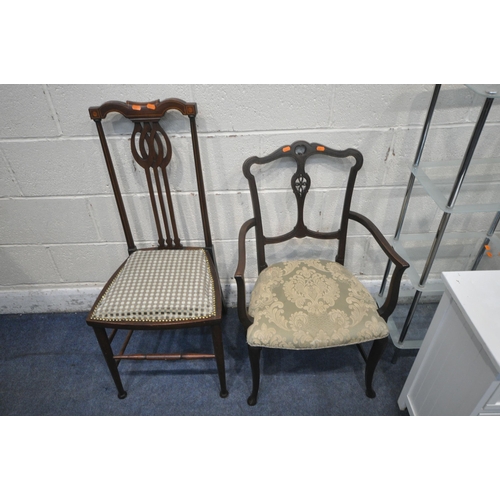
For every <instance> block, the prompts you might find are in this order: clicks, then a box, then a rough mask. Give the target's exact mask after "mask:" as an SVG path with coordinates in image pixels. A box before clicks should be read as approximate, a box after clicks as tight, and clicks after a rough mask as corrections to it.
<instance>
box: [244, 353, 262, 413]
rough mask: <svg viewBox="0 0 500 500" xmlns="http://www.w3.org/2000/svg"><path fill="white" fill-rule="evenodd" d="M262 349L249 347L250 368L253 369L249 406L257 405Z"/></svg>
mask: <svg viewBox="0 0 500 500" xmlns="http://www.w3.org/2000/svg"><path fill="white" fill-rule="evenodd" d="M261 351H262V347H253V346H251V345H249V346H248V354H249V356H250V367H251V368H252V394H250V396H249V398H248V399H247V403H248V404H249V406H255V405H256V404H257V394H258V392H259V385H260V353H261Z"/></svg>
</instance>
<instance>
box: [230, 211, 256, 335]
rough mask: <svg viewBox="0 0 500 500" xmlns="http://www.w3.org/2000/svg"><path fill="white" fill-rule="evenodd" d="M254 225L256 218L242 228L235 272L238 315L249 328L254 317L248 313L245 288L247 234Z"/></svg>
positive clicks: (248, 221)
mask: <svg viewBox="0 0 500 500" xmlns="http://www.w3.org/2000/svg"><path fill="white" fill-rule="evenodd" d="M252 227H255V219H250V220H247V221H246V222H245V223H244V224H243V225H242V226H241V229H240V234H239V236H238V266H237V268H236V272H235V274H234V279H235V280H236V285H237V287H238V317H239V318H240V321H241V323H242V324H243V325H244V326H245V328H248V327H249V326H250V325H252V324H253V318H252V317H251V316H250V315H249V314H248V310H247V305H246V301H247V298H246V290H245V277H244V274H245V266H246V243H245V240H246V235H247V233H248V231H249V230H250V229H252Z"/></svg>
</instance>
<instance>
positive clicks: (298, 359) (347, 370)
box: [0, 304, 436, 416]
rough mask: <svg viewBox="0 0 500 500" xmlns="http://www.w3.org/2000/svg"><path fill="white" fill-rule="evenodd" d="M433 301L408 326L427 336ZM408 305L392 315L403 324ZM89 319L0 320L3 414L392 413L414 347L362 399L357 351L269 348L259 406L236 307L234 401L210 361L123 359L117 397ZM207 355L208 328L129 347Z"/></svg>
mask: <svg viewBox="0 0 500 500" xmlns="http://www.w3.org/2000/svg"><path fill="white" fill-rule="evenodd" d="M435 308H436V304H422V305H420V306H419V308H418V309H417V313H416V315H415V318H414V320H413V323H412V330H413V331H417V332H418V331H420V332H425V331H426V330H427V327H428V325H429V323H430V321H431V319H432V316H433V314H434V311H435ZM406 310H407V306H404V305H400V306H398V308H397V309H396V312H395V313H394V318H395V319H396V320H397V322H399V323H401V322H402V321H403V320H404V317H405V316H406ZM85 317H86V314H84V313H66V314H33V315H3V316H0V357H1V362H0V415H17V416H22V415H36V416H41V415H52V416H55V415H64V416H71V415H80V416H87V415H177V416H183V415H193V416H195V415H213V416H222V415H233V416H237V415H290V416H292V415H310V416H315V415H318V416H319V415H367V416H368V415H393V416H398V415H401V416H404V415H407V413H406V412H401V411H400V410H399V408H398V406H397V398H398V396H399V394H400V392H401V389H402V388H403V384H404V382H405V380H406V377H407V376H408V373H409V371H410V368H411V366H412V364H413V361H414V359H415V355H416V351H413V350H412V351H401V353H400V355H399V356H398V358H397V361H396V362H395V363H393V362H392V361H393V355H394V352H395V348H394V346H393V345H392V344H391V342H389V346H388V348H387V350H386V351H385V353H384V356H383V358H382V360H381V361H380V363H379V366H378V368H377V371H376V372H375V377H374V389H375V391H376V392H377V397H376V398H375V399H369V398H367V397H366V396H365V394H364V361H363V359H362V357H361V355H360V353H359V351H358V350H357V348H356V347H354V346H349V347H343V348H335V349H327V350H319V351H313V352H290V351H281V350H274V351H271V350H265V351H263V356H262V360H261V366H262V378H261V389H260V393H259V401H258V403H257V405H256V406H255V407H249V406H248V405H247V403H246V398H247V397H248V395H249V393H250V390H251V374H250V367H249V363H248V357H247V351H246V344H245V339H244V332H243V328H242V327H241V325H240V323H239V321H238V318H237V314H236V310H235V309H229V311H228V313H227V315H226V316H225V318H224V324H223V331H224V349H225V356H226V376H227V382H228V390H229V396H228V397H227V398H226V399H221V398H220V397H219V386H218V377H217V372H216V369H215V361H214V360H203V361H199V360H198V361H184V360H183V361H176V362H162V361H157V362H150V361H123V362H122V363H121V365H120V372H121V376H122V381H123V384H124V387H125V390H126V391H127V392H128V396H127V398H126V399H124V400H119V399H118V398H117V392H116V389H115V386H114V384H113V382H112V379H111V376H110V374H109V372H108V370H107V367H106V365H105V363H104V359H103V357H102V354H101V352H100V350H99V347H98V344H97V341H96V339H95V336H94V333H93V330H92V329H91V328H90V327H88V326H87V325H86V323H85ZM199 345H201V346H202V347H201V349H202V350H203V349H206V350H207V352H211V336H210V333H209V330H208V329H199V330H192V331H191V333H189V334H186V333H185V332H183V331H179V332H177V331H176V332H163V333H162V332H137V333H136V334H134V337H133V339H132V341H131V343H130V345H129V349H128V351H130V352H132V351H135V350H137V351H140V349H148V350H158V351H159V352H169V351H178V350H179V349H180V347H182V348H183V350H187V351H193V350H196V349H198V346H199Z"/></svg>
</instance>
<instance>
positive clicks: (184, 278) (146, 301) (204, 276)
mask: <svg viewBox="0 0 500 500" xmlns="http://www.w3.org/2000/svg"><path fill="white" fill-rule="evenodd" d="M215 315H216V307H215V288H214V280H213V277H212V274H211V271H210V266H209V262H208V258H207V255H206V252H205V250H203V249H192V250H180V251H179V250H168V249H163V250H142V251H137V252H134V253H133V254H132V255H131V256H130V257H129V258H128V259H127V261H126V262H125V264H124V265H123V267H122V268H121V269H120V271H119V272H118V273H117V275H116V276H115V277H114V278H113V279H112V281H111V283H110V284H109V286H108V287H107V288H106V289H105V291H104V294H103V295H102V297H101V299H100V300H99V302H98V303H97V305H96V307H95V308H94V310H93V312H92V316H91V319H93V320H99V321H119V322H122V321H153V322H155V321H160V322H165V321H188V320H193V319H205V318H210V317H214V316H215Z"/></svg>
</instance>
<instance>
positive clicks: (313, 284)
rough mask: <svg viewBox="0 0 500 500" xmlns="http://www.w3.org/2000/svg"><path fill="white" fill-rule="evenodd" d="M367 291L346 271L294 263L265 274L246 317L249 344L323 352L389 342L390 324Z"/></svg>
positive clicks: (332, 266)
mask: <svg viewBox="0 0 500 500" xmlns="http://www.w3.org/2000/svg"><path fill="white" fill-rule="evenodd" d="M377 309H378V306H377V304H376V302H375V300H374V299H373V298H372V296H371V295H370V294H369V293H368V291H367V290H366V288H365V287H364V286H363V285H362V284H361V283H360V282H359V281H358V280H357V278H356V277H355V276H354V275H353V274H351V273H350V272H349V271H348V270H347V269H346V268H345V267H344V266H341V265H340V264H337V263H336V262H330V261H327V260H293V261H288V262H281V263H278V264H274V265H272V266H270V267H268V268H266V269H264V270H263V271H262V272H261V273H260V275H259V277H258V279H257V282H256V285H255V288H254V290H253V291H252V295H251V299H250V304H249V309H248V312H249V314H250V315H251V316H252V317H253V319H254V322H253V324H252V325H251V326H250V327H249V328H248V332H247V343H248V344H249V345H251V346H254V347H272V348H278V349H280V348H281V349H321V348H327V347H335V346H342V345H350V344H359V343H361V342H368V341H370V340H374V339H379V338H383V337H386V336H387V335H388V333H389V330H388V328H387V324H386V322H385V321H384V320H383V319H382V318H381V317H380V315H379V314H378V312H377Z"/></svg>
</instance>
